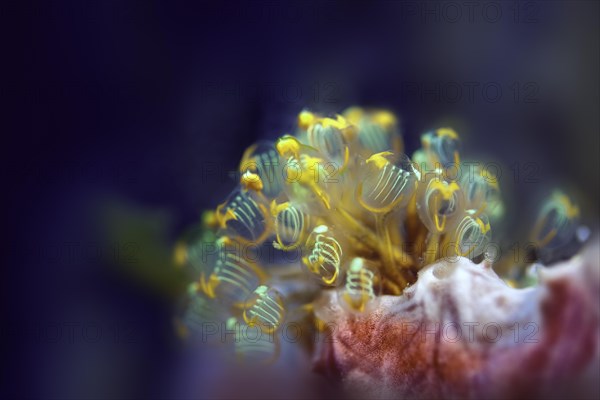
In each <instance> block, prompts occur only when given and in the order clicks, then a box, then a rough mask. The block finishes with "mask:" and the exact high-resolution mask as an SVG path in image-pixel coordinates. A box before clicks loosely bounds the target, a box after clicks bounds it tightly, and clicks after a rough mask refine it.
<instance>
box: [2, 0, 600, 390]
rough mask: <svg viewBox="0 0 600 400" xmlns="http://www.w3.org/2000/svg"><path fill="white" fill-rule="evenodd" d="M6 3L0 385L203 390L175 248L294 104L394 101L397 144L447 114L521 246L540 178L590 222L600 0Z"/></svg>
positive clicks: (288, 122)
mask: <svg viewBox="0 0 600 400" xmlns="http://www.w3.org/2000/svg"><path fill="white" fill-rule="evenodd" d="M0 15H1V18H2V24H1V25H0V29H1V30H2V42H3V46H2V49H3V51H2V53H3V57H2V58H3V61H2V69H3V74H2V92H1V93H2V98H3V101H2V103H3V123H4V128H3V129H2V145H1V146H0V149H2V153H3V154H2V160H3V162H4V163H5V165H4V167H3V168H2V176H3V185H4V188H5V189H4V190H3V195H2V199H3V202H6V206H5V207H4V208H3V209H4V217H3V219H4V221H5V222H4V223H3V227H4V229H3V230H4V234H5V239H4V244H5V249H4V251H3V252H2V253H3V262H2V278H1V279H0V280H1V282H2V291H1V295H2V301H1V303H0V304H1V307H2V323H1V324H0V327H1V334H2V338H1V341H0V345H1V346H2V357H1V358H2V373H1V379H2V382H1V387H2V392H1V393H2V397H4V395H7V396H8V395H11V396H18V397H28V398H30V397H56V398H91V397H94V398H99V397H101V398H124V397H136V398H137V397H142V396H149V397H163V398H165V397H166V398H182V397H208V396H212V395H214V392H211V390H212V389H211V387H210V385H208V382H211V381H214V379H215V374H216V372H215V371H212V370H211V369H210V368H206V366H204V367H202V368H198V367H197V366H195V364H194V362H195V361H194V359H193V357H190V356H189V353H188V352H187V350H186V349H185V348H184V347H182V346H181V344H180V342H179V339H178V337H177V336H176V334H175V331H174V329H173V323H172V319H173V312H174V309H175V307H176V305H177V299H178V296H179V294H180V292H181V290H182V288H183V286H182V282H181V277H180V276H178V275H177V274H173V273H171V270H170V269H169V268H168V267H166V266H168V265H170V264H169V263H171V254H170V252H169V251H170V246H172V245H173V243H174V241H175V240H176V238H177V237H178V235H180V234H181V232H183V231H184V230H185V229H186V227H188V226H190V225H191V224H193V223H194V222H197V221H198V219H199V216H200V213H201V211H202V210H204V209H206V208H212V207H214V206H215V205H216V204H218V203H219V202H220V201H221V199H222V198H223V197H224V196H225V195H226V194H227V193H228V192H229V191H230V190H231V189H232V187H233V186H234V183H235V182H234V180H233V178H232V177H231V174H230V172H231V171H233V170H235V169H236V168H237V165H238V162H239V159H240V157H241V155H242V153H243V151H244V149H245V148H246V147H247V146H249V145H250V144H251V143H253V142H254V141H256V140H257V139H259V138H274V137H275V136H278V135H281V134H283V133H285V132H289V131H290V130H291V129H292V127H293V125H294V122H295V116H296V115H297V113H298V112H299V111H300V110H301V109H303V108H304V107H309V108H311V109H313V110H315V111H326V112H336V111H341V110H343V109H345V108H346V107H348V106H351V105H360V106H373V107H387V108H390V109H392V110H393V111H395V112H396V113H397V114H398V115H399V116H400V117H401V121H402V130H403V134H404V140H405V143H406V146H407V148H408V149H409V150H410V153H412V151H413V150H414V149H415V148H416V147H417V146H418V144H419V136H420V134H421V133H423V132H425V131H427V130H429V129H431V128H436V127H440V126H447V125H449V126H453V127H454V128H455V129H456V130H457V131H458V132H459V133H460V134H461V136H462V139H463V143H464V144H463V154H464V158H465V159H476V160H485V161H489V162H494V163H498V165H500V166H501V168H500V171H501V174H502V175H501V187H502V188H503V194H504V198H505V201H506V204H507V218H506V220H505V221H504V223H505V227H503V229H504V230H505V231H506V232H507V233H508V235H509V236H510V237H511V238H512V237H514V238H515V240H518V239H519V238H523V237H524V236H523V235H524V233H525V232H526V231H527V229H528V228H529V227H530V226H531V222H532V221H533V220H532V218H533V217H532V215H533V214H534V213H535V212H536V211H537V207H538V206H539V204H540V200H541V199H542V198H543V197H544V196H546V195H547V194H548V193H549V192H550V190H551V189H552V188H553V187H561V188H564V190H565V191H567V192H568V193H570V194H572V195H573V196H574V197H575V198H576V199H577V201H578V202H579V204H580V206H581V209H582V211H583V214H584V221H585V222H586V223H587V224H588V225H589V226H591V227H596V226H597V218H598V207H597V204H598V200H599V192H598V190H599V189H598V180H599V179H598V178H599V176H598V174H599V170H600V169H599V165H598V149H599V147H600V146H599V138H600V135H599V119H598V106H599V88H600V85H599V81H598V71H599V70H600V68H599V67H600V65H599V64H600V63H599V44H600V43H599V37H600V36H599V31H598V29H599V24H598V21H599V18H598V17H599V3H598V2H594V1H568V2H567V1H564V2H563V1H527V2H520V1H518V2H513V1H498V2H475V3H468V2H467V3H463V2H434V1H425V2H414V1H398V2H381V3H375V2H352V1H351V2H347V1H345V2H331V1H329V2H310V1H302V2H281V3H280V2H277V1H250V2H244V3H237V2H157V1H144V2H141V1H140V2H137V1H136V2H114V1H84V2H78V1H73V2H71V1H40V2H28V1H3V2H2V4H1V5H0ZM199 352H200V353H202V350H200V351H199ZM200 357H201V356H200ZM307 379H313V377H310V378H307ZM314 379H317V378H314ZM306 382H307V381H302V384H301V385H300V384H298V383H295V385H296V386H302V385H304V386H307V385H309V384H307V383H306ZM310 382H312V381H310ZM286 384H288V383H286ZM289 385H290V386H289V387H291V388H294V387H295V386H294V382H290V383H289ZM298 390H299V389H298ZM307 390H308V391H307V392H306V394H307V395H312V394H314V393H313V392H311V389H307ZM327 390H329V389H325V391H324V392H320V394H324V393H325V394H326V393H328V392H327ZM296 393H303V392H296ZM279 395H281V393H279Z"/></svg>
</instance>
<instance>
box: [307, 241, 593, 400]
mask: <svg viewBox="0 0 600 400" xmlns="http://www.w3.org/2000/svg"><path fill="white" fill-rule="evenodd" d="M593 243H595V244H594V246H589V247H588V248H587V249H586V250H585V251H584V252H583V253H582V254H581V255H579V256H576V257H574V258H572V259H571V260H570V261H568V262H566V263H563V264H559V265H556V266H555V267H553V268H552V269H545V268H544V269H542V270H540V284H539V285H538V286H536V287H530V288H526V289H514V288H511V287H509V286H507V285H506V283H505V282H504V281H502V280H501V279H500V278H499V277H498V276H497V275H496V274H495V273H494V271H493V270H492V269H491V267H490V266H489V265H487V264H485V263H482V264H474V263H472V262H471V261H469V260H468V259H466V258H461V259H459V260H458V261H456V262H452V263H451V262H447V261H439V262H437V263H435V264H432V265H430V266H428V267H425V268H424V269H422V270H421V271H420V272H419V277H418V280H417V282H416V283H415V284H414V285H413V286H412V287H411V288H409V289H408V290H406V291H405V292H404V294H403V295H402V296H382V297H381V301H380V303H379V305H378V307H377V308H376V309H375V310H374V312H373V313H371V314H368V315H365V316H361V317H359V318H357V317H356V316H355V315H351V314H348V313H345V312H344V311H343V310H342V309H341V308H340V307H339V305H338V302H337V301H336V299H335V295H334V294H332V293H331V292H328V293H325V294H324V298H323V302H322V304H321V306H320V307H319V308H318V311H317V315H318V316H319V317H320V318H321V319H323V320H324V321H326V322H327V323H328V324H330V325H331V326H332V327H333V328H332V333H331V337H330V338H329V340H328V341H327V343H325V344H324V346H323V348H322V349H321V350H322V351H320V352H319V354H317V359H316V369H318V370H321V372H325V373H334V374H336V375H339V376H341V378H342V381H343V383H344V387H345V388H346V389H347V390H348V393H351V394H355V395H356V394H358V395H359V396H363V395H367V396H369V397H377V398H427V399H430V398H457V397H458V398H507V397H510V398H525V397H527V398H531V397H534V398H541V397H548V396H549V397H553V398H556V396H560V395H570V396H573V395H576V396H580V395H588V396H589V395H590V391H591V394H592V396H594V397H595V398H598V388H597V386H598V384H597V381H596V379H597V374H598V366H599V365H600V351H599V344H600V343H599V342H600V340H599V310H598V304H599V301H600V295H599V293H600V291H599V289H600V272H599V265H598V257H599V249H598V245H597V243H598V241H597V240H596V241H594V242H593ZM436 324H437V325H436ZM475 324H478V325H475ZM486 324H488V325H487V329H485V328H484V327H486ZM515 324H518V325H515ZM457 326H459V327H460V328H461V333H462V335H461V336H459V334H458V332H459V331H458V329H457ZM498 332H501V336H499V337H498ZM516 332H517V333H516ZM586 385H587V386H586ZM594 392H595V393H594Z"/></svg>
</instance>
